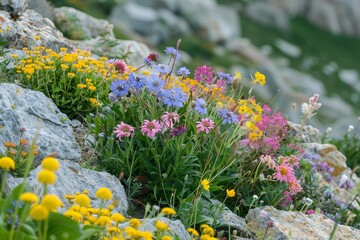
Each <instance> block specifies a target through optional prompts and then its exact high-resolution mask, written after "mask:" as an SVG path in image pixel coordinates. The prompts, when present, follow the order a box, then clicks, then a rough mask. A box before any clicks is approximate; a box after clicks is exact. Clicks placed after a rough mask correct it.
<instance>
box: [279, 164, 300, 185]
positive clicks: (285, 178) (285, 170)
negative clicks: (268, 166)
mask: <svg viewBox="0 0 360 240" xmlns="http://www.w3.org/2000/svg"><path fill="white" fill-rule="evenodd" d="M275 171H276V172H275V173H274V178H275V179H277V180H279V181H280V182H286V183H289V182H292V181H294V180H296V178H295V174H294V169H293V167H292V166H290V165H289V164H287V163H282V164H280V165H278V166H276V167H275Z"/></svg>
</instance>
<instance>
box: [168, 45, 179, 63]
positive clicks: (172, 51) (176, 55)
mask: <svg viewBox="0 0 360 240" xmlns="http://www.w3.org/2000/svg"><path fill="white" fill-rule="evenodd" d="M165 53H166V54H168V55H170V56H171V57H173V58H175V60H176V61H177V60H180V58H181V55H180V53H179V51H178V50H176V49H175V48H173V47H167V48H166V49H165Z"/></svg>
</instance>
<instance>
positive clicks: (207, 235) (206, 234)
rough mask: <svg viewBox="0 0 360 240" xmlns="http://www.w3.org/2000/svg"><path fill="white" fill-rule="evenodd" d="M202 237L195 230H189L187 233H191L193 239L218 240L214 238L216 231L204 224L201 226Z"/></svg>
mask: <svg viewBox="0 0 360 240" xmlns="http://www.w3.org/2000/svg"><path fill="white" fill-rule="evenodd" d="M200 230H201V236H200V234H199V232H198V231H196V229H194V228H188V229H187V231H188V232H189V233H190V235H191V237H192V238H193V239H200V240H216V239H217V238H215V237H214V235H215V231H214V229H213V228H212V227H210V226H209V225H207V224H202V225H201V226H200Z"/></svg>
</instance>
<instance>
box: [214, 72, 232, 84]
mask: <svg viewBox="0 0 360 240" xmlns="http://www.w3.org/2000/svg"><path fill="white" fill-rule="evenodd" d="M217 75H218V77H219V79H220V80H224V81H227V82H228V83H232V81H233V78H232V77H231V76H230V74H228V73H223V72H218V73H217Z"/></svg>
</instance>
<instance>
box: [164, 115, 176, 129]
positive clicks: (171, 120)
mask: <svg viewBox="0 0 360 240" xmlns="http://www.w3.org/2000/svg"><path fill="white" fill-rule="evenodd" d="M161 119H162V120H163V122H164V124H165V126H166V127H167V128H172V127H173V126H174V125H175V123H177V122H179V115H178V114H177V113H175V112H171V113H168V112H165V113H164V115H162V116H161Z"/></svg>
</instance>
